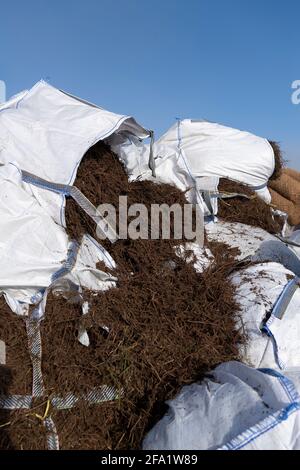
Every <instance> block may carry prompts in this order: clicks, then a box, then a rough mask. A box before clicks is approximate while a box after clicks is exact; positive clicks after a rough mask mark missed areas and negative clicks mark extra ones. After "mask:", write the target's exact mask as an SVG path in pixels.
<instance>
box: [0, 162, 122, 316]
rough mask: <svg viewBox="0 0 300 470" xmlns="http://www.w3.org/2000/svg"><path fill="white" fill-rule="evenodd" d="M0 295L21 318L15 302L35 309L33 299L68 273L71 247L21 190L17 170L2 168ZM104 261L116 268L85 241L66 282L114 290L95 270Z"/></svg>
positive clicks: (28, 193)
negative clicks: (32, 306) (3, 296)
mask: <svg viewBox="0 0 300 470" xmlns="http://www.w3.org/2000/svg"><path fill="white" fill-rule="evenodd" d="M0 221H1V230H0V267H1V269H0V294H1V292H3V293H5V295H6V299H7V301H8V303H9V304H10V306H11V308H12V309H13V310H14V311H16V312H17V313H20V309H19V307H20V306H19V302H26V303H35V300H34V297H35V296H36V294H37V293H38V292H40V291H43V290H44V289H45V288H47V287H48V286H49V285H50V284H51V283H52V282H53V280H54V279H56V278H57V276H59V275H60V274H62V270H65V271H63V273H64V272H65V274H67V273H68V269H65V268H66V267H67V266H68V258H70V257H71V256H72V253H71V251H72V246H73V245H72V243H70V241H69V239H68V236H67V234H66V231H65V230H64V228H63V227H61V226H60V225H58V224H56V223H55V221H54V220H53V219H52V217H51V216H50V215H49V214H48V213H47V212H46V211H45V210H44V208H43V207H42V206H41V205H40V204H39V202H38V201H37V199H36V198H35V197H34V196H33V195H32V193H31V191H30V190H29V188H28V185H24V183H23V182H22V179H21V172H20V170H19V169H18V167H17V165H16V164H8V165H3V166H0ZM98 261H104V262H105V263H106V265H107V266H109V267H110V268H113V267H114V263H113V260H112V259H111V257H110V256H109V254H108V253H107V252H106V251H105V250H104V249H103V248H102V247H101V246H100V245H98V243H97V242H95V240H93V239H92V238H91V237H84V239H83V240H82V245H81V247H79V251H78V255H77V256H75V259H74V266H69V268H70V269H69V270H70V271H71V273H70V274H69V277H70V279H71V280H72V281H73V282H76V283H77V284H78V285H82V286H85V287H87V288H89V289H93V290H103V289H105V288H106V287H107V286H108V285H109V287H110V286H111V285H113V284H112V283H111V281H113V279H109V277H110V276H107V275H106V274H105V273H102V272H101V271H99V270H97V269H96V263H97V262H98Z"/></svg>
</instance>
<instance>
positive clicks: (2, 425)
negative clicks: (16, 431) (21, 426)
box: [0, 421, 11, 428]
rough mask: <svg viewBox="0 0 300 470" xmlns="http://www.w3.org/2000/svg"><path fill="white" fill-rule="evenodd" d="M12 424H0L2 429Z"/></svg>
mask: <svg viewBox="0 0 300 470" xmlns="http://www.w3.org/2000/svg"><path fill="white" fill-rule="evenodd" d="M10 424H11V421H8V423H4V424H0V428H4V427H5V426H9V425H10Z"/></svg>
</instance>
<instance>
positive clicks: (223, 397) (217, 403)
mask: <svg viewBox="0 0 300 470" xmlns="http://www.w3.org/2000/svg"><path fill="white" fill-rule="evenodd" d="M294 373H295V372H294ZM298 375H300V371H299V370H298ZM167 404H168V405H169V411H168V413H167V414H166V415H165V416H164V417H163V418H162V419H161V420H160V421H159V422H158V423H157V424H156V425H155V426H154V428H153V429H152V430H151V431H150V432H149V433H148V435H147V436H146V438H145V439H144V442H143V449H144V450H215V449H219V450H280V449H281V450H287V449H289V450H300V398H299V395H298V392H297V390H296V388H295V386H294V384H293V382H292V381H291V380H290V379H289V378H288V377H286V376H283V375H281V374H280V373H278V372H276V371H273V370H271V369H265V370H261V371H260V370H255V369H251V368H250V367H247V366H246V365H243V364H241V363H238V362H229V363H226V364H221V365H220V366H219V367H217V368H216V369H215V370H214V371H213V372H212V373H211V374H210V375H209V377H207V378H205V379H204V380H203V381H202V382H201V383H195V384H192V385H189V386H185V387H183V389H182V390H181V392H180V393H179V395H178V396H177V397H176V398H175V399H174V400H171V401H169V402H167Z"/></svg>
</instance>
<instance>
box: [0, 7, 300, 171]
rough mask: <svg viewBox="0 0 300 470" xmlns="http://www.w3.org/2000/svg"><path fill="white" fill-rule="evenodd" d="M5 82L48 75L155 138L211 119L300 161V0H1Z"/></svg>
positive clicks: (13, 87) (11, 87) (0, 72)
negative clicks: (188, 122)
mask: <svg viewBox="0 0 300 470" xmlns="http://www.w3.org/2000/svg"><path fill="white" fill-rule="evenodd" d="M0 15H1V27H0V47H1V54H0V80H1V79H2V80H5V82H6V84H7V95H8V96H10V95H12V94H14V93H16V92H18V91H20V90H22V89H24V88H28V87H31V86H32V85H33V84H34V83H35V82H36V81H38V80H39V79H40V78H44V79H46V80H48V81H49V82H50V83H51V84H53V85H55V86H57V87H60V88H62V89H65V90H67V91H69V92H71V93H74V94H76V95H79V96H81V97H83V98H86V99H87V100H90V101H93V102H95V103H97V104H99V105H101V106H103V107H106V108H108V109H109V110H111V111H115V112H119V113H122V114H131V115H134V116H135V117H136V118H137V119H138V120H139V121H140V122H141V123H142V124H144V125H145V126H146V127H149V128H154V130H155V131H156V133H157V135H160V134H161V133H163V132H164V131H165V130H167V129H168V128H169V127H170V126H171V125H172V124H173V122H174V118H175V117H181V118H184V117H191V118H202V117H204V118H207V119H209V120H213V121H218V122H220V123H223V124H227V125H231V126H233V127H238V128H240V129H246V130H249V131H252V132H254V133H257V134H258V135H262V136H264V137H267V138H269V139H274V140H278V141H280V142H281V144H282V147H283V149H284V150H285V152H286V157H287V158H288V159H289V160H290V161H291V163H290V165H291V166H295V167H298V169H300V133H299V124H300V105H298V106H295V105H293V104H292V102H291V94H292V90H291V84H292V82H293V81H294V80H297V79H298V80H300V2H299V0H285V1H283V0H282V1H277V0H276V1H275V0H26V1H25V0H19V1H18V0H2V1H1V3H0Z"/></svg>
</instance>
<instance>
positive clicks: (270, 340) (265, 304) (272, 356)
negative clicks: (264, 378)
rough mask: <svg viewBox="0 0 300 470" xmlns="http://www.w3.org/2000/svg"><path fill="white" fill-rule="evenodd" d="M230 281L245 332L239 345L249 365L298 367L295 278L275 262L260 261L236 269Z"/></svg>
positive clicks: (299, 305)
mask: <svg viewBox="0 0 300 470" xmlns="http://www.w3.org/2000/svg"><path fill="white" fill-rule="evenodd" d="M231 280H232V282H233V284H234V285H235V287H236V299H237V301H238V303H239V305H240V309H241V310H240V322H238V324H237V327H238V328H242V329H243V330H244V331H245V333H246V335H247V342H246V344H245V345H244V346H243V347H241V356H242V358H243V361H244V362H247V363H248V364H249V365H251V366H253V367H257V368H258V367H267V368H281V369H283V370H285V369H289V368H291V367H297V368H300V348H299V338H300V314H299V312H300V288H299V285H298V282H299V279H298V278H297V277H295V276H294V273H292V272H291V271H288V270H287V269H286V268H284V267H283V266H282V265H281V264H278V263H261V264H256V265H253V266H250V267H248V268H246V269H243V270H241V271H238V272H236V273H235V274H233V275H232V277H231Z"/></svg>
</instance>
